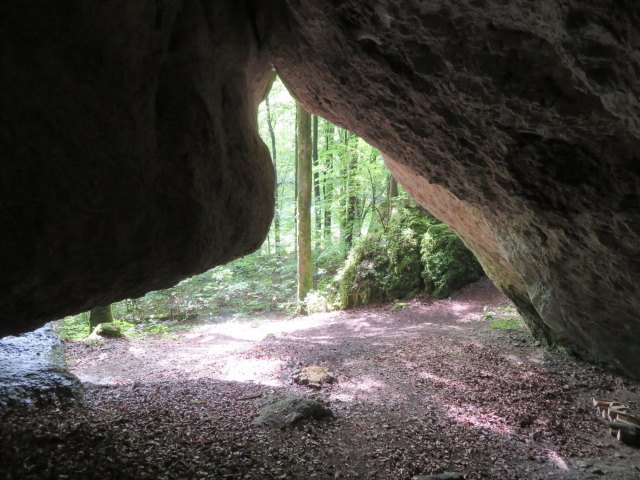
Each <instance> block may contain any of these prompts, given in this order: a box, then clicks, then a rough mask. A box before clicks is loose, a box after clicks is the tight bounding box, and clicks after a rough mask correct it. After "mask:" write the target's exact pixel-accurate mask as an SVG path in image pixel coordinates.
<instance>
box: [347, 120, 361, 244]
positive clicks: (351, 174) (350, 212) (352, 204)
mask: <svg viewBox="0 0 640 480" xmlns="http://www.w3.org/2000/svg"><path fill="white" fill-rule="evenodd" d="M345 144H346V146H347V154H348V158H349V163H348V165H347V169H346V182H347V197H346V217H345V235H344V242H345V245H346V247H347V249H350V248H351V246H352V245H353V240H354V239H355V236H357V235H356V233H357V231H356V223H357V221H356V215H357V209H358V180H357V178H356V172H357V168H358V150H357V148H356V146H355V145H351V134H350V133H349V132H346V131H345Z"/></svg>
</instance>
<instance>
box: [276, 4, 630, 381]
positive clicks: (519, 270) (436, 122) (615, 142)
mask: <svg viewBox="0 0 640 480" xmlns="http://www.w3.org/2000/svg"><path fill="white" fill-rule="evenodd" d="M271 11H274V10H271ZM271 21H272V23H271V27H270V28H271V29H272V30H271V36H270V40H269V41H270V48H271V51H272V55H273V58H274V63H275V65H276V68H277V69H278V71H279V72H280V74H281V76H282V77H283V79H284V80H285V83H286V84H287V85H288V86H289V88H290V89H291V91H292V92H293V93H294V94H295V96H296V97H297V98H299V99H300V100H301V101H302V102H303V103H304V105H305V106H306V107H307V108H308V109H309V110H311V111H313V112H315V113H318V114H321V115H323V116H326V117H327V118H329V119H330V120H332V121H334V122H336V123H338V124H340V125H342V126H344V127H347V128H349V129H352V130H354V131H356V132H357V133H359V134H360V135H362V136H363V137H364V138H365V139H367V140H368V141H369V142H370V143H372V144H374V145H376V146H377V147H379V148H380V149H381V150H382V151H384V152H385V153H386V155H387V157H389V159H390V160H388V164H389V167H390V168H391V170H392V171H393V172H394V174H395V175H396V176H397V178H398V180H399V181H400V182H401V183H402V184H403V185H404V186H405V187H406V188H407V189H408V190H409V191H410V192H411V193H412V195H414V196H415V197H416V198H418V199H419V200H420V201H421V203H422V204H423V205H424V206H425V207H426V208H427V209H428V210H430V211H432V212H433V213H434V214H436V215H437V216H439V217H440V218H441V219H443V220H445V221H446V222H447V223H449V224H450V225H451V226H452V227H453V228H454V229H455V230H456V231H457V232H458V233H459V234H460V235H461V236H462V237H463V238H464V240H465V242H466V243H467V245H468V246H470V247H471V248H472V249H473V251H474V252H475V253H476V254H477V256H478V258H479V259H480V260H481V262H482V264H483V266H484V268H485V270H486V271H487V273H488V274H489V275H490V277H491V278H492V279H493V280H494V282H495V283H496V284H497V285H498V286H499V287H500V288H501V289H502V290H503V291H504V292H505V293H507V294H508V295H509V296H510V297H511V298H512V299H513V300H514V302H515V303H516V304H517V305H518V307H519V309H520V311H521V312H522V313H523V314H524V316H525V318H526V319H527V321H528V323H529V325H531V326H532V327H533V328H534V330H536V331H537V332H538V333H541V334H543V335H544V336H545V337H546V338H547V339H549V340H550V341H552V342H558V343H562V344H564V345H567V346H569V347H570V348H572V349H573V350H574V351H575V352H577V353H578V354H581V355H582V356H584V357H586V358H590V359H593V360H600V361H604V362H606V363H608V364H609V365H611V366H613V367H615V368H617V369H619V370H621V371H623V372H625V373H626V374H628V375H631V376H635V377H640V369H639V368H638V365H640V342H639V341H638V338H640V315H639V314H638V313H639V312H640V159H639V157H638V152H640V106H639V96H640V82H639V81H638V80H639V77H640V33H639V32H638V29H637V25H638V22H639V21H640V9H639V8H638V7H637V5H636V4H635V3H633V2H627V1H624V2H614V3H611V2H603V1H600V0H590V1H586V2H573V1H563V0H556V1H552V2H496V1H484V0H480V1H477V0H459V1H454V2H451V1H444V0H443V1H432V2H418V1H402V2H401V1H398V0H379V1H369V2H361V1H356V0H346V1H340V2H335V1H334V2H314V1H311V0H289V1H283V2H281V3H280V10H276V11H275V14H274V15H273V17H272V20H271Z"/></svg>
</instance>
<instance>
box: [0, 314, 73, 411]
mask: <svg viewBox="0 0 640 480" xmlns="http://www.w3.org/2000/svg"><path fill="white" fill-rule="evenodd" d="M80 399H81V385H80V381H79V380H78V379H77V378H76V377H75V376H73V375H72V374H70V373H69V372H68V371H67V364H66V362H65V359H64V351H63V349H62V344H61V342H60V339H59V338H58V336H57V335H56V334H55V333H54V332H53V330H52V329H51V327H50V326H48V325H47V326H45V327H42V328H40V329H38V330H36V331H34V332H30V333H26V334H24V335H20V336H17V337H6V338H3V339H0V409H6V408H7V407H16V406H21V405H32V404H39V405H41V404H48V403H54V404H61V405H65V404H71V405H73V404H75V403H77V402H79V401H80Z"/></svg>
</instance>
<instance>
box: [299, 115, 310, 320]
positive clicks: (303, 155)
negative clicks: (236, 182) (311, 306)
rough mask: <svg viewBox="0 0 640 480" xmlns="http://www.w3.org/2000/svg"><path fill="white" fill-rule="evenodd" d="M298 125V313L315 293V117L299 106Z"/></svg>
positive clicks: (303, 310)
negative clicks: (313, 141) (312, 165)
mask: <svg viewBox="0 0 640 480" xmlns="http://www.w3.org/2000/svg"><path fill="white" fill-rule="evenodd" d="M296 113H297V119H296V126H297V129H296V130H297V136H298V155H297V156H298V161H297V165H298V168H297V172H296V184H297V187H298V188H297V201H296V205H297V222H296V240H297V242H296V243H297V245H298V310H299V311H300V312H301V313H306V312H305V307H304V305H303V301H304V299H305V297H306V296H307V293H309V291H310V290H311V287H312V282H313V277H312V271H311V186H312V185H311V183H312V174H311V115H309V114H308V113H307V112H305V111H304V109H303V108H302V106H301V105H300V104H297V105H296Z"/></svg>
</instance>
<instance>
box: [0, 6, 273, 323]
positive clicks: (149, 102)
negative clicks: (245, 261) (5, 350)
mask: <svg viewBox="0 0 640 480" xmlns="http://www.w3.org/2000/svg"><path fill="white" fill-rule="evenodd" d="M246 5H247V3H246V2H232V1H226V2H214V1H212V2H200V1H196V0H172V1H169V0H114V1H109V2H84V1H71V2H64V4H59V3H56V2H50V1H47V0H26V1H24V2H2V5H1V6H0V44H1V45H2V53H1V54H0V71H2V75H0V163H1V165H2V169H1V173H0V219H1V220H2V225H1V228H0V271H1V272H2V274H1V275H0V292H1V293H0V312H1V314H0V319H1V320H0V335H5V334H8V333H13V332H20V331H26V330H29V329H30V328H33V327H35V326H37V325H40V324H42V323H44V321H45V320H48V319H51V318H56V317H60V316H62V315H65V314H68V313H72V312H78V311H82V310H87V309H89V308H90V307H92V306H94V305H105V304H108V303H110V302H112V301H114V300H118V299H122V298H124V297H130V296H138V295H141V294H143V293H145V292H146V291H149V290H152V289H158V288H163V287H168V286H170V285H172V284H175V283H176V282H177V281H179V280H181V279H183V278H185V277H187V276H189V275H192V274H195V273H198V272H201V271H204V270H206V269H207V268H209V267H211V266H214V265H216V264H219V263H223V262H225V261H227V260H230V259H233V258H235V257H238V256H241V255H243V254H246V253H248V252H250V251H252V250H253V249H255V248H257V247H258V246H259V245H260V243H261V242H262V240H263V238H264V236H265V235H266V232H267V231H268V227H269V224H270V221H271V216H272V209H273V206H272V205H273V200H272V198H273V170H272V165H271V162H270V159H269V154H268V151H267V149H266V147H265V146H264V144H263V143H262V141H261V140H260V139H259V137H258V135H257V126H256V113H255V110H256V105H257V103H258V101H259V98H260V96H261V95H262V94H263V92H264V90H265V86H266V84H267V82H268V81H269V79H270V77H271V72H270V70H271V67H270V66H269V64H268V62H267V61H266V59H265V57H264V55H263V53H261V52H260V51H259V48H258V46H257V41H256V36H255V29H253V28H251V21H250V12H248V11H247V10H246Z"/></svg>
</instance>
